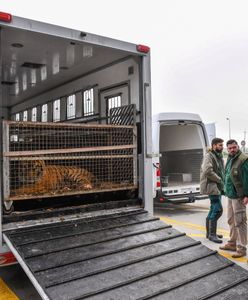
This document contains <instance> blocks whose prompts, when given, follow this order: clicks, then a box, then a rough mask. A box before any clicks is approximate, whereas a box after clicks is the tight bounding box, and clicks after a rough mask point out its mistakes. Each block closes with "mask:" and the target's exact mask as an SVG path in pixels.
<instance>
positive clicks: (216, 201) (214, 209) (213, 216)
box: [207, 195, 223, 220]
mask: <svg viewBox="0 0 248 300" xmlns="http://www.w3.org/2000/svg"><path fill="white" fill-rule="evenodd" d="M209 199H210V203H211V206H210V210H209V213H208V216H207V218H208V219H209V220H218V219H219V218H220V217H221V215H222V213H223V208H222V204H221V195H209Z"/></svg>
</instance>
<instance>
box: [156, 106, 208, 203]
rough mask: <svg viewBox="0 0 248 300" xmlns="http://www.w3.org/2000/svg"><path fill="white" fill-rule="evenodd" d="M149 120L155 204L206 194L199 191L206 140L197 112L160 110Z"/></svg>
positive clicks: (190, 199) (184, 199)
mask: <svg viewBox="0 0 248 300" xmlns="http://www.w3.org/2000/svg"><path fill="white" fill-rule="evenodd" d="M152 123H153V125H152V128H153V129H152V130H153V147H154V148H153V152H154V153H156V154H157V155H155V158H154V161H153V187H154V204H155V206H161V205H164V203H166V202H167V201H170V202H177V203H178V202H180V203H190V202H194V201H195V200H200V199H204V198H206V196H204V195H200V167H201V162H202V158H203V155H204V153H205V150H206V148H207V146H208V145H209V141H208V136H207V133H206V129H205V125H204V124H203V122H202V120H201V118H200V116H199V115H197V114H193V113H179V112H178V113H169V112H168V113H160V114H157V115H154V117H153V122H152Z"/></svg>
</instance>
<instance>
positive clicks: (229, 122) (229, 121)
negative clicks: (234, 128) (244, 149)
mask: <svg viewBox="0 0 248 300" xmlns="http://www.w3.org/2000/svg"><path fill="white" fill-rule="evenodd" d="M226 119H227V121H228V124H229V140H230V139H231V120H230V118H226Z"/></svg>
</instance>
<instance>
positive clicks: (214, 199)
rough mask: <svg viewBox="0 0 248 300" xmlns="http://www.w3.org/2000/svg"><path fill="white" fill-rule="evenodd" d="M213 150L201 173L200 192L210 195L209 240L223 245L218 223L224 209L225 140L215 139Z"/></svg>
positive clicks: (206, 158) (203, 164) (207, 222)
mask: <svg viewBox="0 0 248 300" xmlns="http://www.w3.org/2000/svg"><path fill="white" fill-rule="evenodd" d="M211 144H212V148H211V149H209V151H208V152H207V154H206V155H205V157H204V159H203V162H202V166H201V173H200V192H201V194H204V195H209V198H210V203H211V206H210V211H209V214H208V216H207V218H206V232H207V235H206V236H207V238H208V239H209V240H210V241H212V242H214V243H222V240H221V239H219V238H222V236H221V235H217V234H216V231H217V221H218V219H219V218H220V217H221V215H222V212H223V208H222V204H221V195H222V194H223V179H224V162H223V157H222V151H223V140H222V139H220V138H214V139H213V140H212V143H211Z"/></svg>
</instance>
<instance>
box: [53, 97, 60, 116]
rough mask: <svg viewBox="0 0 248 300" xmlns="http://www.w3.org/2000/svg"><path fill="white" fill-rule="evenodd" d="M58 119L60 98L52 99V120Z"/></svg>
mask: <svg viewBox="0 0 248 300" xmlns="http://www.w3.org/2000/svg"><path fill="white" fill-rule="evenodd" d="M59 121H60V99H57V100H54V101H53V122H59Z"/></svg>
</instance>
